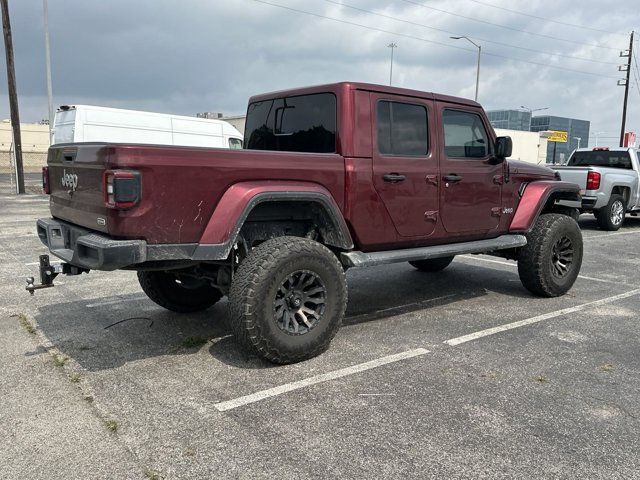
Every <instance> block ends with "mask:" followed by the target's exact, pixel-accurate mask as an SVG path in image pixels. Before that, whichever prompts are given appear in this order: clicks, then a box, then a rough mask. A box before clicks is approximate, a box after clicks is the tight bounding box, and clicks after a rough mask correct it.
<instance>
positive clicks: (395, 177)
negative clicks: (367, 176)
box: [382, 173, 406, 183]
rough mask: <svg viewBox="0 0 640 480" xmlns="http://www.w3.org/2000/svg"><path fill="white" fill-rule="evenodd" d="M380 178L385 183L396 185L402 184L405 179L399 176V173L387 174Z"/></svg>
mask: <svg viewBox="0 0 640 480" xmlns="http://www.w3.org/2000/svg"><path fill="white" fill-rule="evenodd" d="M382 178H383V179H384V181H385V182H389V183H398V182H404V180H405V178H406V177H405V176H404V175H400V174H399V173H387V174H386V175H383V176H382Z"/></svg>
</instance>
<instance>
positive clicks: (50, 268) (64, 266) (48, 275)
mask: <svg viewBox="0 0 640 480" xmlns="http://www.w3.org/2000/svg"><path fill="white" fill-rule="evenodd" d="M85 272H86V273H89V269H87V268H80V267H76V266H75V265H71V264H70V263H58V264H55V265H52V264H51V262H50V261H49V255H40V285H35V279H34V278H33V277H27V286H26V287H25V288H26V290H27V291H28V292H29V293H30V294H31V295H33V292H35V291H36V290H40V289H42V288H50V287H53V286H55V285H54V284H53V280H54V279H55V278H56V277H57V276H58V275H60V274H63V275H80V274H82V273H85Z"/></svg>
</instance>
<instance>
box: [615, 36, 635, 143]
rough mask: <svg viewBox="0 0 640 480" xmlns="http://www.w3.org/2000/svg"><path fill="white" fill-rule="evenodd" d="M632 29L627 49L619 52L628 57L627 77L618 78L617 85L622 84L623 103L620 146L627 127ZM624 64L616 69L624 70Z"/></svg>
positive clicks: (621, 55)
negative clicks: (623, 78)
mask: <svg viewBox="0 0 640 480" xmlns="http://www.w3.org/2000/svg"><path fill="white" fill-rule="evenodd" d="M633 33H634V32H633V30H632V31H631V38H630V39H629V51H628V52H626V53H625V52H620V57H622V58H624V57H628V60H627V65H626V68H627V69H626V72H627V78H626V79H625V80H618V85H621V86H624V103H623V104H622V128H621V129H620V146H621V147H622V146H623V145H624V133H625V130H626V127H627V102H628V101H629V84H630V83H631V82H630V75H631V59H632V58H633ZM624 67H625V65H620V66H619V67H618V70H619V71H621V72H624V71H625V70H624Z"/></svg>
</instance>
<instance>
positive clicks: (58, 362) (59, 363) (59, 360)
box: [52, 353, 69, 368]
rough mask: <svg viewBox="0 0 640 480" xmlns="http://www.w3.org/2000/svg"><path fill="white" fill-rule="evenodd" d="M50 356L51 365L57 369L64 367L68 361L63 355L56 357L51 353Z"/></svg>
mask: <svg viewBox="0 0 640 480" xmlns="http://www.w3.org/2000/svg"><path fill="white" fill-rule="evenodd" d="M52 356H53V365H54V366H56V367H59V368H62V367H64V365H65V364H66V363H67V361H68V360H69V357H65V356H64V355H58V354H56V353H53V354H52Z"/></svg>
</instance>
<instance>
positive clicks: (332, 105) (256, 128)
mask: <svg viewBox="0 0 640 480" xmlns="http://www.w3.org/2000/svg"><path fill="white" fill-rule="evenodd" d="M244 143H245V146H246V148H247V149H249V150H276V151H289V152H311V153H335V151H336V97H335V95H333V94H332V93H317V94H312V95H301V96H296V97H287V98H277V99H274V100H267V101H263V102H256V103H252V104H251V105H249V109H248V112H247V122H246V127H245V142H244Z"/></svg>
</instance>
